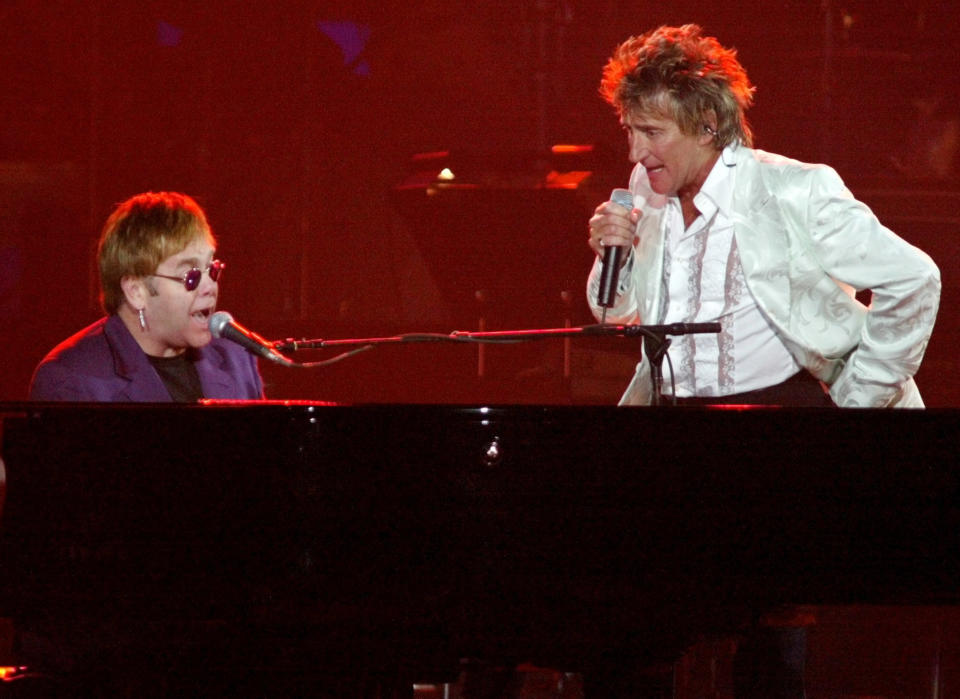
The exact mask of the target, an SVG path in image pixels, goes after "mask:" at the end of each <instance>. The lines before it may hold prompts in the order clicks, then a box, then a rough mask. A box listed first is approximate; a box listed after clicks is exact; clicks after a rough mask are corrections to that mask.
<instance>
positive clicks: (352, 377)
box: [0, 0, 960, 406]
mask: <svg viewBox="0 0 960 699" xmlns="http://www.w3.org/2000/svg"><path fill="white" fill-rule="evenodd" d="M773 5H777V6H778V7H776V8H774V7H773ZM958 14H960V11H958V10H957V9H955V8H954V7H953V5H952V4H950V3H941V2H938V3H934V2H922V1H921V2H915V3H894V2H876V1H875V0H873V1H870V2H868V1H866V0H863V1H858V0H851V1H850V2H847V3H845V4H843V6H842V9H841V6H840V4H839V3H833V2H830V1H829V0H823V1H821V0H804V1H801V0H787V1H786V2H782V3H762V2H759V1H758V0H753V1H748V2H740V3H715V2H703V1H702V0H701V1H700V2H693V1H689V0H680V1H677V2H672V3H654V2H639V1H633V2H624V1H623V0H617V2H613V1H612V0H589V1H588V0H566V1H560V0H553V1H551V0H515V1H514V2H475V1H474V2H463V1H462V0H447V1H445V2H439V1H436V0H422V1H421V2H413V3H406V2H404V3H400V2H382V1H381V0H377V1H376V2H375V1H373V0H356V1H354V2H348V1H339V2H338V1H330V2H320V1H315V2H309V1H307V0H294V1H289V2H280V3H236V2H223V1H220V0H211V1H208V2H204V3H197V2H187V1H186V0H178V1H173V0H165V1H163V2H159V1H154V2H139V3H128V2H119V1H118V0H91V1H90V2H86V3H75V2H67V1H65V0H64V1H60V2H56V1H51V2H44V3H36V2H32V1H29V0H2V2H0V55H2V58H0V61H2V67H3V69H2V71H0V125H2V127H0V328H2V337H3V347H4V350H3V365H4V366H3V369H2V372H0V373H2V378H0V399H3V400H17V399H21V398H25V397H26V391H27V385H28V381H29V378H30V373H31V371H32V369H33V367H34V366H35V364H36V363H37V362H38V361H39V360H40V359H41V358H42V357H43V355H44V354H45V353H46V352H47V351H48V350H49V349H50V348H51V347H52V346H53V345H54V344H56V343H57V342H59V341H60V340H62V339H63V338H65V337H66V336H68V335H69V334H72V333H73V332H75V331H76V330H78V329H80V328H81V327H83V326H85V325H86V324H88V323H90V322H92V321H93V320H95V319H96V318H97V317H99V312H98V310H97V303H96V281H95V278H94V275H93V272H94V268H93V264H92V253H93V249H94V245H95V240H96V237H97V234H98V232H99V229H100V227H101V226H102V224H103V221H104V219H105V218H106V216H107V215H108V213H109V212H110V211H111V209H112V208H113V206H114V205H115V203H117V202H119V201H121V200H123V199H125V198H127V197H128V196H130V195H132V194H134V193H137V192H140V191H144V190H149V189H153V190H160V189H174V190H181V191H185V192H187V193H189V194H191V195H193V196H195V197H196V198H197V199H198V200H199V201H200V202H201V204H202V205H203V206H204V207H205V208H206V209H207V212H208V214H209V216H210V220H211V222H212V224H213V226H214V229H215V231H216V232H217V234H218V235H219V238H220V244H221V247H220V255H221V257H222V258H223V259H224V260H225V261H227V263H228V269H227V274H226V277H225V281H224V283H223V284H222V285H221V301H220V307H221V308H223V309H226V310H229V311H231V312H232V313H233V314H234V316H235V317H236V318H237V319H238V320H239V321H240V322H242V323H244V324H245V325H247V326H248V327H251V328H253V329H255V330H257V331H258V332H260V333H261V334H262V335H264V336H266V337H269V338H272V339H281V338H286V337H296V338H303V337H307V338H325V339H339V338H351V337H369V336H378V335H384V334H395V333H404V332H427V331H429V332H444V333H446V332H449V331H452V330H474V329H477V328H478V327H479V326H480V322H481V319H482V322H483V327H485V328H486V329H488V330H502V329H516V328H533V327H558V326H561V325H563V324H564V323H565V322H571V323H573V324H582V323H588V322H592V321H591V318H590V316H589V314H588V312H587V308H586V304H585V302H584V299H583V285H584V279H585V276H586V274H587V271H588V269H589V266H590V263H591V253H590V251H589V249H588V248H587V246H586V242H585V241H586V220H587V218H588V217H589V214H590V212H591V211H592V209H593V208H594V206H595V205H596V204H597V203H598V202H599V201H602V200H603V199H604V198H605V197H606V195H607V193H608V192H609V189H610V188H611V187H613V186H622V185H623V184H624V183H625V181H626V176H627V174H628V172H629V164H628V163H627V161H626V148H625V144H624V143H623V142H622V141H623V139H622V136H621V134H620V130H619V128H618V125H617V123H616V118H615V116H614V114H613V113H612V111H611V110H610V109H609V107H607V105H605V104H604V103H603V102H602V101H601V99H600V98H599V97H598V96H597V84H598V80H599V75H600V70H601V67H602V65H603V63H604V62H605V60H606V58H607V56H608V55H609V53H610V51H611V49H612V48H613V46H614V45H615V44H616V43H618V42H619V41H621V40H622V39H624V38H626V37H627V36H629V35H630V34H635V33H639V32H641V31H644V30H646V29H648V28H651V27H653V26H656V25H658V24H660V23H663V22H670V23H682V22H687V21H695V22H698V23H700V24H702V25H703V26H704V27H705V29H706V30H707V31H708V32H709V33H712V34H715V35H717V36H718V37H720V39H721V41H722V42H723V43H725V44H727V45H733V46H736V47H737V48H738V49H739V51H740V57H741V59H742V61H743V63H744V64H745V66H746V67H747V69H748V71H749V72H750V75H751V77H752V79H753V81H754V83H756V84H757V86H758V92H757V102H756V106H755V108H754V109H753V111H752V114H751V116H752V121H753V124H754V127H755V130H756V133H757V141H758V146H759V147H761V148H765V149H768V150H772V151H777V152H781V153H784V154H786V155H790V156H794V157H798V158H801V159H806V160H813V161H825V162H829V163H830V164H832V165H834V166H835V167H837V169H838V170H839V171H840V173H841V174H842V175H843V176H844V178H845V179H846V180H847V182H848V184H849V186H850V187H851V189H852V190H853V191H854V193H855V194H856V195H858V196H859V197H860V198H861V199H863V200H865V201H867V202H868V203H869V204H870V205H871V206H873V207H874V209H875V210H876V211H877V212H878V214H879V215H880V216H881V218H882V219H883V220H884V222H885V223H886V224H887V225H889V226H890V227H891V228H892V229H893V230H895V231H896V232H898V233H899V234H901V235H902V236H904V237H905V238H907V239H908V240H910V241H911V242H914V243H916V244H918V245H919V246H921V247H922V248H924V249H925V250H927V251H928V252H929V253H930V254H931V255H932V256H933V257H934V258H935V259H936V261H937V262H938V264H939V265H940V267H941V270H942V273H943V279H944V293H943V303H942V306H941V313H940V319H939V322H938V326H937V329H936V331H935V333H934V337H933V341H932V342H931V345H930V349H929V352H928V357H927V361H926V363H925V365H924V367H923V369H922V370H921V373H920V375H919V376H918V381H919V383H920V387H921V390H922V392H923V393H924V396H925V398H926V400H927V403H928V404H929V405H931V406H954V405H958V404H960V380H958V379H957V377H956V372H955V371H954V362H953V358H952V354H953V348H954V347H955V346H956V345H957V344H958V328H957V321H956V318H955V315H954V312H953V309H954V308H956V307H957V296H958V288H957V282H956V277H955V275H954V269H955V268H956V266H957V263H958V255H960V248H958V242H957V240H958V238H957V227H958V223H960V186H958V185H960V183H958V170H957V159H958V158H957V152H956V151H957V143H956V142H957V138H958V133H957V132H958V129H960V124H958V111H957V110H958V107H957V103H958V99H957V93H958V85H957V80H958V75H960V71H958V59H957V49H958V46H957V43H958V40H957V37H956V34H957V33H956V31H955V27H956V26H957V20H958V16H957V15H958ZM558 143H566V144H582V145H590V146H592V147H593V149H592V150H591V151H589V152H582V153H579V154H576V153H575V154H567V155H553V154H551V151H550V146H552V145H554V144H558ZM438 151H446V152H448V155H447V156H445V157H443V158H439V159H437V160H427V161H425V160H422V159H421V160H417V161H415V160H414V156H415V155H416V154H419V153H430V152H438ZM439 166H449V167H450V168H451V169H452V170H453V171H454V173H455V174H456V175H457V180H456V182H457V183H458V184H463V183H466V184H471V185H475V186H474V187H448V188H443V189H436V190H434V189H433V188H431V187H430V186H428V182H427V180H424V178H423V177H422V176H421V174H420V173H422V172H429V173H430V174H431V175H433V174H435V173H436V171H437V170H438V169H439ZM551 172H555V173H560V176H561V179H564V181H567V182H568V183H570V184H572V185H575V186H572V187H569V188H547V187H545V186H544V185H545V184H547V183H548V182H555V181H557V180H556V177H554V179H550V177H549V173H551ZM565 173H567V174H565ZM569 173H579V174H569ZM429 184H432V182H431V183H429ZM478 292H479V293H478ZM638 350H639V348H638V347H636V346H635V344H634V342H633V341H614V340H610V339H605V340H602V341H601V340H597V339H577V340H575V341H573V342H570V343H563V342H561V341H557V340H551V341H545V342H540V343H536V344H532V345H526V346H509V347H501V346H498V347H492V348H487V349H486V350H485V353H484V356H483V362H482V365H481V364H480V363H479V362H478V359H479V357H478V349H477V348H476V347H465V346H459V345H452V344H426V345H424V344H417V345H403V346H386V347H381V348H379V349H377V350H375V351H373V352H368V353H365V354H362V355H360V356H357V357H354V358H351V359H349V360H347V361H345V362H342V363H340V364H337V365H335V366H332V367H329V368H324V369H317V370H311V371H291V370H284V369H280V368H275V367H264V376H265V379H266V380H267V383H268V386H267V389H268V393H269V395H270V396H271V397H273V398H310V399H323V400H335V401H345V402H486V401H491V402H507V403H531V402H532V403H537V402H548V403H554V402H561V403H566V402H573V403H606V402H612V401H614V400H616V398H617V396H618V395H619V392H620V390H621V389H622V388H623V387H624V386H625V384H626V382H627V380H628V378H629V376H630V374H631V372H632V366H633V363H634V361H635V359H636V357H637V352H638ZM327 356H330V353H319V352H311V353H303V354H301V355H298V359H301V360H302V361H308V360H316V359H321V358H325V357H327ZM481 366H482V374H483V376H482V377H481V376H478V373H480V372H479V371H478V369H480V368H481ZM565 366H567V367H569V371H567V372H565V369H564V367H565Z"/></svg>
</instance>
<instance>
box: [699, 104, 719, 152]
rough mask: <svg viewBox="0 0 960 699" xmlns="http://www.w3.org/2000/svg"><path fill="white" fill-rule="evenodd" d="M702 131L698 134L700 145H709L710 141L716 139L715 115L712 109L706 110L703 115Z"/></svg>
mask: <svg viewBox="0 0 960 699" xmlns="http://www.w3.org/2000/svg"><path fill="white" fill-rule="evenodd" d="M701 128H702V129H703V131H702V132H701V134H700V143H702V144H703V145H707V144H709V143H710V142H711V141H714V140H716V138H717V113H716V112H714V111H713V110H712V109H708V110H707V111H706V112H704V114H703V124H702V126H701Z"/></svg>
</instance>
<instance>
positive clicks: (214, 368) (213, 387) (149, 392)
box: [104, 315, 236, 403]
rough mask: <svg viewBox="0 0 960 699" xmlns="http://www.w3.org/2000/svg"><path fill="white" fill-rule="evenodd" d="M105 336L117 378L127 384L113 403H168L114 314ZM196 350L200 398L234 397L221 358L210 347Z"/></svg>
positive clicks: (158, 381)
mask: <svg viewBox="0 0 960 699" xmlns="http://www.w3.org/2000/svg"><path fill="white" fill-rule="evenodd" d="M104 335H105V336H106V338H107V344H108V346H109V348H110V352H111V354H112V355H113V366H114V371H115V372H116V375H117V376H118V377H119V378H121V379H123V380H124V381H126V386H125V387H124V388H122V389H121V390H120V392H119V394H118V396H117V398H116V400H118V401H131V402H156V403H169V402H170V401H171V398H170V393H169V392H168V391H167V388H166V386H164V385H163V381H162V380H161V379H160V376H159V375H158V374H157V372H156V371H154V369H153V366H152V365H151V364H150V360H148V359H147V355H146V354H144V352H143V350H142V349H141V348H140V345H138V344H137V341H136V340H135V339H134V337H133V336H132V335H131V334H130V331H128V330H127V327H126V326H125V325H124V324H123V321H122V320H120V318H119V317H118V316H116V315H113V316H110V317H109V318H108V319H107V322H106V325H105V327H104ZM198 351H199V354H200V358H199V360H197V362H196V364H195V366H196V368H197V374H198V376H199V377H200V385H201V386H202V387H203V395H204V396H206V397H207V398H233V397H235V395H234V394H235V391H236V389H235V386H236V382H235V381H234V380H233V378H232V377H231V375H230V374H229V373H228V372H227V371H226V370H225V366H224V361H223V356H222V355H221V354H219V353H217V352H213V351H211V350H210V347H209V346H207V347H202V348H200V350H198Z"/></svg>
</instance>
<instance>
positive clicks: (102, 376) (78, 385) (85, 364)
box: [30, 315, 263, 403]
mask: <svg viewBox="0 0 960 699" xmlns="http://www.w3.org/2000/svg"><path fill="white" fill-rule="evenodd" d="M199 356H200V358H199V359H198V360H197V362H196V367H197V374H198V375H199V376H200V384H201V386H202V387H203V395H204V397H205V398H220V399H246V400H256V399H259V398H263V382H262V381H261V379H260V372H259V370H258V369H257V360H256V358H255V357H253V355H251V354H249V353H248V352H247V351H246V350H244V349H243V348H242V347H240V346H239V345H235V344H234V343H232V342H229V341H228V340H222V339H219V338H214V339H213V341H212V342H211V343H210V344H209V345H207V346H206V347H202V348H200V350H199ZM30 400H37V401H61V400H63V401H86V402H113V403H124V402H134V403H144V402H156V403H169V402H170V401H171V400H172V399H171V398H170V394H169V393H168V392H167V389H166V387H165V386H164V385H163V381H162V380H161V379H160V376H159V375H158V374H157V372H156V371H155V370H154V368H153V366H152V365H151V364H150V361H149V360H148V359H147V356H146V355H145V354H144V353H143V350H142V349H140V345H138V344H137V341H136V340H135V339H134V338H133V336H132V335H131V334H130V331H128V330H127V328H126V326H125V325H124V324H123V321H121V320H120V318H119V317H118V316H115V315H112V316H107V317H106V318H101V319H100V320H98V321H97V322H96V323H94V324H93V325H91V326H89V327H87V328H84V329H83V330H81V331H80V332H78V333H77V334H76V335H74V336H73V337H70V338H68V339H66V340H64V341H63V342H61V343H60V344H59V345H57V346H56V347H54V348H53V349H52V350H51V351H50V353H49V354H48V355H47V356H46V357H44V359H43V361H42V362H40V365H39V366H38V367H37V369H36V371H35V372H34V374H33V380H32V381H31V382H30Z"/></svg>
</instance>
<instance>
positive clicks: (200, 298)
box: [30, 192, 263, 402]
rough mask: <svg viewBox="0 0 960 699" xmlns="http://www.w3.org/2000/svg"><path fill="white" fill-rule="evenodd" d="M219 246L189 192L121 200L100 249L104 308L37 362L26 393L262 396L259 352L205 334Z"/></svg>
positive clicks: (128, 397) (115, 398)
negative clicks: (101, 314)
mask: <svg viewBox="0 0 960 699" xmlns="http://www.w3.org/2000/svg"><path fill="white" fill-rule="evenodd" d="M215 248H216V240H215V238H214V236H213V232H212V231H211V230H210V226H209V224H208V223H207V218H206V215H205V214H204V212H203V210H202V209H201V208H200V206H199V205H198V204H197V202H196V201H194V200H193V199H192V198H190V197H189V196H186V195H184V194H178V193H174V192H158V193H154V192H148V193H145V194H138V195H137V196H134V197H132V198H131V199H129V200H127V201H125V202H123V203H122V204H120V205H119V206H118V207H117V208H116V210H115V211H114V212H113V213H112V214H111V215H110V217H109V218H108V219H107V223H106V225H105V226H104V228H103V232H102V233H101V236H100V244H99V247H98V253H97V260H98V264H99V270H100V300H101V304H102V306H103V309H104V311H105V312H106V313H107V315H106V317H105V318H101V319H100V320H98V321H97V322H96V323H94V324H93V325H91V326H89V327H87V328H85V329H83V330H81V331H80V332H78V333H77V334H76V335H74V336H73V337H70V338H69V339H67V340H65V341H64V342H62V343H60V344H59V345H58V346H57V347H55V348H54V349H53V350H52V351H51V352H50V353H49V354H48V355H47V356H46V357H45V358H44V359H43V361H42V362H40V365H39V366H38V367H37V369H36V371H35V372H34V375H33V380H32V382H31V385H30V398H31V400H40V401H44V400H49V401H59V400H63V401H107V402H169V401H175V402H194V401H197V400H199V399H201V398H221V399H259V398H262V397H263V385H262V382H261V379H260V373H259V371H258V368H257V360H256V358H254V357H253V356H252V355H251V354H249V353H247V352H246V351H245V350H243V349H242V348H241V347H240V346H239V345H237V344H234V343H232V342H229V341H228V340H224V339H219V338H216V339H215V338H213V337H212V335H211V333H210V329H209V320H210V317H211V315H212V314H213V312H214V311H215V310H216V305H217V292H218V289H219V286H218V282H219V280H220V277H221V275H222V274H223V267H224V265H223V263H221V262H220V261H219V260H216V259H214V251H215Z"/></svg>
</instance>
